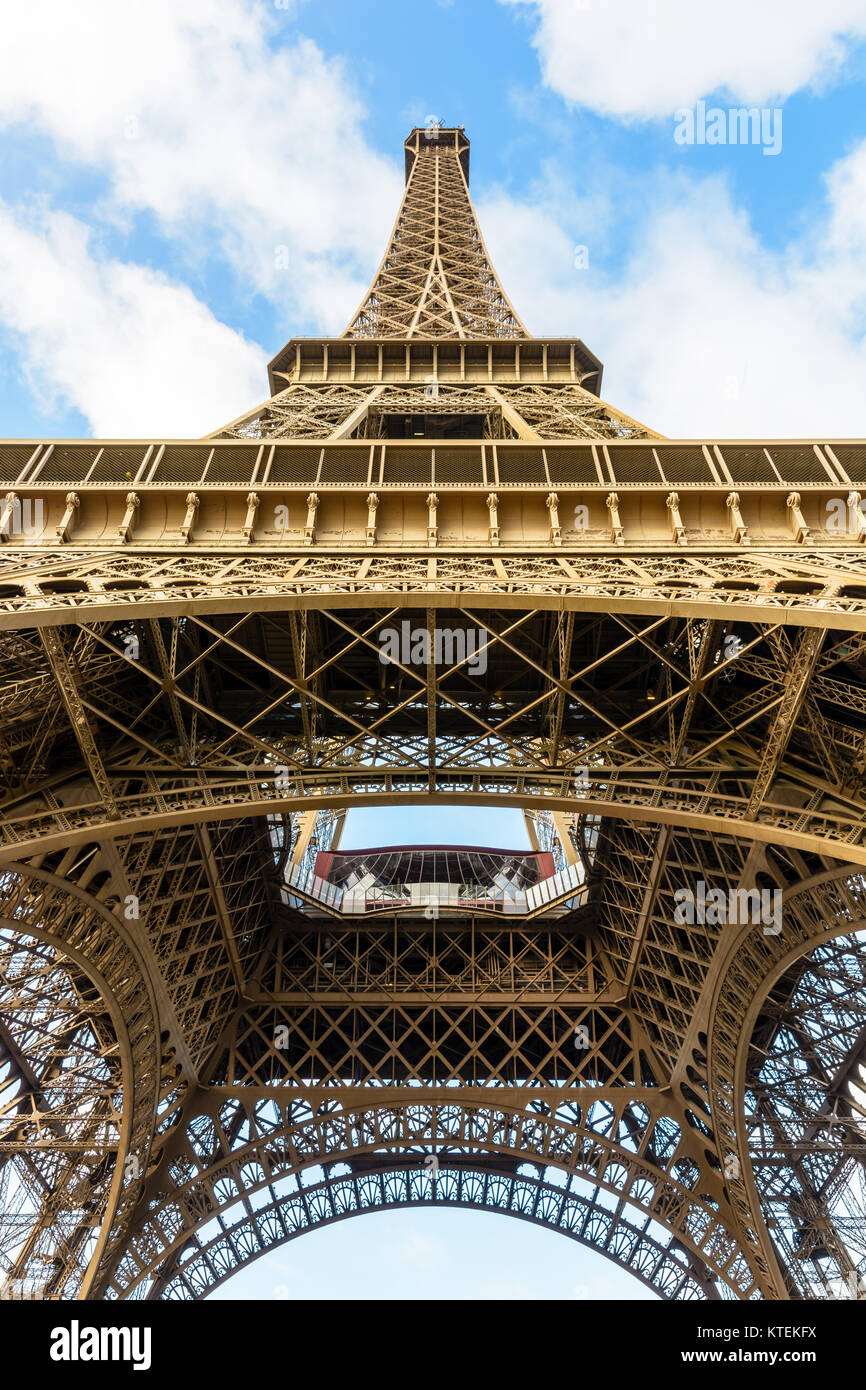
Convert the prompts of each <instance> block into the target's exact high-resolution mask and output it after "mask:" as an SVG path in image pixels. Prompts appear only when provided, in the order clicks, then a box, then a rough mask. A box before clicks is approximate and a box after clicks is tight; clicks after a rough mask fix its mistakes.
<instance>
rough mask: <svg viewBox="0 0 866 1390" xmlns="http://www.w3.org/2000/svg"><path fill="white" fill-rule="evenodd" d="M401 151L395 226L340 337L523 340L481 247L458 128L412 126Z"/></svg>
mask: <svg viewBox="0 0 866 1390" xmlns="http://www.w3.org/2000/svg"><path fill="white" fill-rule="evenodd" d="M404 149H405V152H406V188H405V192H404V194H403V201H402V202H401V204H400V210H399V212H398V213H397V220H396V222H395V223H394V227H393V230H392V232H391V236H390V238H389V240H388V246H387V249H386V251H385V255H384V256H383V257H382V261H381V263H380V265H379V268H378V270H377V271H376V274H375V276H374V279H373V283H372V285H371V286H370V289H369V290H368V292H367V294H366V295H365V296H364V299H363V300H362V302H361V304H360V305H359V307H358V310H357V312H356V313H355V314H354V315H353V317H352V318H351V320H350V321H349V325H348V327H347V328H346V331H345V333H344V334H343V337H344V338H403V339H405V338H528V337H529V334H528V333H527V331H526V329H525V328H524V326H523V324H522V322H521V321H520V319H519V318H518V315H517V313H516V312H515V309H514V307H513V305H512V304H511V301H510V300H509V298H508V296H507V294H506V293H505V291H504V289H503V288H502V285H501V284H500V283H499V279H498V277H497V275H496V272H495V270H494V269H493V264H492V262H491V260H490V256H489V255H488V253H487V247H486V246H485V245H484V238H483V237H482V235H481V229H480V227H479V225H478V219H477V218H476V216H475V209H474V208H473V206H472V200H471V198H470V196H469V140H468V138H467V136H466V133H465V132H464V130H463V128H462V126H443V125H439V124H438V122H433V121H431V122H430V123H428V124H427V125H426V126H416V127H415V128H414V129H413V130H412V131H410V133H409V135H408V136H407V138H406V140H405V142H404Z"/></svg>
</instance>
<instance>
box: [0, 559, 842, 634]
mask: <svg viewBox="0 0 866 1390" xmlns="http://www.w3.org/2000/svg"><path fill="white" fill-rule="evenodd" d="M43 553H44V552H43ZM309 553H310V552H309V551H307V552H301V553H300V555H296V554H291V553H288V552H286V553H284V554H283V555H282V556H280V559H281V560H282V561H283V562H284V563H286V564H288V563H289V562H290V561H295V562H296V563H302V562H303V560H304V559H305V558H306V557H308V556H309ZM434 553H435V552H434ZM10 554H11V552H10ZM161 554H162V558H165V559H170V560H171V561H172V562H173V563H177V562H184V561H185V562H187V563H188V562H189V561H190V558H191V557H190V556H189V555H188V554H186V553H185V552H183V551H181V552H179V553H171V552H169V553H168V555H166V553H165V552H161ZM757 554H758V552H750V554H749V558H750V559H751V558H754V556H755V555H757ZM853 556H855V557H856V558H857V559H860V558H861V557H860V555H859V553H857V552H853ZM100 558H111V559H116V558H117V556H116V552H103V554H102V555H100V553H99V552H96V553H95V554H93V555H92V556H91V555H87V556H82V557H80V559H81V560H86V562H87V564H88V565H89V566H91V567H92V568H95V567H96V565H97V562H98V561H99V559H100ZM125 558H126V557H125ZM148 558H156V557H148ZM244 558H246V557H244ZM317 558H322V557H321V556H320V555H319V554H318V553H317ZM362 558H363V556H362V555H359V556H358V565H360V563H361V559H362ZM388 558H391V557H388ZM437 558H438V559H440V560H441V559H442V558H446V557H444V556H442V555H438V556H437ZM497 558H499V556H498V554H497ZM502 558H504V559H507V558H508V556H507V554H505V553H503V557H502ZM526 558H527V559H529V560H530V561H531V562H532V563H533V564H537V563H539V562H540V561H541V560H542V559H543V556H542V555H534V554H533V555H530V556H528V557H526ZM569 558H570V562H571V563H573V562H574V558H575V557H569ZM614 558H615V559H621V556H614ZM640 558H641V560H642V561H643V562H644V564H646V563H647V559H648V557H647V556H645V555H641V557H640ZM735 558H741V557H735ZM766 558H768V559H770V558H772V557H771V556H767V557H766ZM810 558H811V559H812V561H813V563H814V556H811V557H803V556H798V557H797V559H798V560H801V561H802V560H806V559H810ZM226 559H228V555H227V556H226ZM714 562H716V563H717V558H716V557H714ZM831 562H832V557H828V563H827V565H826V567H825V572H826V570H827V569H829V568H830V564H831ZM64 568H65V566H64ZM425 573H426V561H425ZM50 577H51V578H52V579H55V580H56V579H57V578H58V577H60V576H57V575H56V574H54V573H53V574H52V575H51V576H50ZM48 578H49V576H47V575H46V580H47V579H48ZM8 582H9V581H7V583H8ZM843 582H844V581H843V579H842V578H841V577H840V576H837V577H836V578H835V579H834V580H833V582H832V583H828V584H827V587H826V589H825V591H824V592H823V594H818V595H815V594H810V595H802V594H791V593H781V594H776V593H773V592H771V591H767V590H755V591H748V592H746V591H744V590H743V589H742V588H741V587H736V586H734V585H733V584H732V585H731V586H730V587H718V588H713V589H701V587H700V585H699V584H697V583H689V581H687V580H683V581H681V582H679V583H678V584H677V585H676V586H674V585H665V584H663V583H659V584H657V585H655V586H653V585H645V584H643V585H642V584H640V583H639V582H638V581H636V580H635V578H634V575H633V574H630V573H629V572H627V571H626V570H625V569H624V570H623V574H622V577H621V578H618V579H617V581H616V582H615V583H613V582H605V581H604V580H603V579H599V578H598V577H597V576H596V577H595V578H594V579H593V578H592V577H587V579H586V580H585V581H583V582H581V581H579V580H568V579H565V578H564V577H563V573H562V570H561V569H560V568H559V567H558V565H557V564H556V562H553V563H552V565H551V569H550V577H549V579H547V580H544V581H538V580H535V581H533V580H525V581H521V580H520V578H515V579H511V580H503V581H502V583H501V584H499V585H490V584H484V583H483V582H482V581H479V580H473V579H472V578H471V577H470V575H469V574H468V573H467V577H466V578H465V579H461V580H453V581H450V582H449V581H446V580H440V581H438V582H437V583H436V584H435V586H434V593H433V594H432V595H431V591H430V585H429V581H427V580H426V578H425V579H422V578H421V577H420V575H419V577H418V579H417V581H409V580H404V581H401V582H395V581H394V580H393V579H392V580H391V582H390V583H389V582H387V581H376V584H375V587H374V582H373V580H372V579H371V580H370V581H368V582H358V581H357V580H356V579H354V578H352V579H345V580H343V579H340V580H333V579H330V580H329V579H328V578H327V577H326V575H325V574H323V575H322V577H321V578H318V577H317V578H316V579H311V580H306V581H304V582H303V583H298V582H295V583H291V582H289V581H286V580H284V579H283V580H282V581H280V579H279V578H277V580H276V582H274V580H273V579H270V578H266V579H265V578H263V579H259V578H256V577H252V578H251V579H250V580H249V581H248V582H247V584H244V583H243V582H242V581H238V579H237V578H234V582H233V583H232V582H230V581H226V582H225V583H223V584H219V585H217V584H207V583H202V582H200V581H197V580H196V579H195V578H194V577H192V576H191V577H190V579H189V580H174V581H173V582H172V584H171V585H170V586H169V585H166V584H165V583H162V584H160V582H159V581H158V580H154V581H152V584H144V583H143V584H142V587H141V588H140V589H129V590H124V591H123V593H124V597H123V598H122V599H121V598H115V597H112V596H111V594H110V593H108V592H105V591H102V592H99V591H91V592H81V593H73V594H68V593H67V594H54V593H52V594H50V595H49V594H45V595H43V594H41V593H39V592H38V590H35V589H34V588H31V589H30V592H29V593H27V594H24V593H23V592H22V594H21V596H20V597H13V598H8V597H7V598H5V599H3V600H2V603H0V630H11V629H16V628H37V627H56V626H62V625H64V624H74V623H77V622H116V621H118V620H120V619H123V618H128V617H131V616H134V617H136V618H159V617H164V618H170V617H185V616H193V615H195V614H206V613H212V614H215V615H217V614H233V613H250V612H273V611H277V612H283V613H285V612H295V611H302V610H304V609H311V610H327V609H329V608H335V609H336V608H338V609H344V610H351V609H353V608H371V607H376V608H378V607H384V606H385V605H387V606H388V607H397V608H401V609H407V610H412V609H415V610H423V609H425V608H427V607H429V605H430V602H431V597H432V598H433V599H434V601H435V606H436V607H437V608H438V609H442V610H443V611H447V610H448V609H449V608H460V607H465V606H466V605H470V606H471V607H473V608H485V609H497V608H502V609H517V610H527V609H529V610H539V611H541V610H547V611H551V610H552V611H555V612H577V613H598V614H606V613H624V614H631V615H633V616H644V617H659V616H663V617H666V618H710V619H712V618H726V619H729V620H731V621H733V622H766V623H782V624H784V625H785V626H790V627H803V628H813V627H820V628H827V629H829V630H832V631H857V632H861V631H866V600H863V599H860V598H849V597H846V598H842V597H838V596H837V592H836V591H837V590H838V588H839V587H840V584H841V583H843ZM410 583H411V584H412V587H411V588H410V587H408V586H409V584H410ZM169 588H170V589H171V590H174V591H175V592H167V590H169ZM230 588H234V589H235V592H234V593H231V594H229V593H227V592H226V590H227V589H230ZM690 590H691V591H692V592H691V594H689V591H690ZM687 595H688V596H687Z"/></svg>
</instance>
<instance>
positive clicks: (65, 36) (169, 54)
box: [0, 0, 400, 330]
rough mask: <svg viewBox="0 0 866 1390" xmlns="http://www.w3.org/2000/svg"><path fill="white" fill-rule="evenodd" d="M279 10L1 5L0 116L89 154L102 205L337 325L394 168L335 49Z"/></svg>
mask: <svg viewBox="0 0 866 1390" xmlns="http://www.w3.org/2000/svg"><path fill="white" fill-rule="evenodd" d="M290 14H291V11H288V12H287V11H286V10H283V9H276V8H274V7H269V6H265V5H256V6H254V5H252V4H251V3H249V2H248V0H220V3H219V4H214V3H213V0H184V3H183V4H182V5H178V4H177V3H176V0H124V3H123V4H118V3H117V0H78V3H76V4H74V5H72V4H69V2H68V0H42V2H41V3H40V4H39V5H35V6H32V5H31V6H27V5H21V6H17V7H14V8H12V9H10V10H9V11H8V13H6V14H5V16H4V26H3V27H4V34H3V45H2V49H0V124H6V125H13V124H20V125H22V126H25V125H26V127H27V128H28V129H30V130H36V131H41V132H44V133H46V134H47V135H48V136H50V137H51V138H52V139H53V140H54V142H55V143H56V146H57V150H58V153H59V154H60V156H61V157H62V158H63V159H64V160H65V161H67V162H69V163H79V164H82V165H86V166H89V167H92V168H95V169H97V170H99V171H102V172H104V173H105V175H106V176H107V178H108V180H109V185H110V190H111V192H110V196H109V199H108V201H107V203H106V205H105V206H104V207H103V208H102V209H101V211H102V212H103V213H104V214H105V215H107V216H109V217H114V218H122V217H124V216H126V217H128V216H129V214H130V213H134V212H136V211H139V210H149V211H152V212H153V213H154V214H155V215H156V217H157V219H158V221H159V223H160V224H161V226H162V227H163V228H164V229H165V230H166V231H167V232H168V233H169V234H170V235H171V236H172V237H173V238H175V239H176V240H182V241H183V242H184V243H185V246H186V251H187V255H188V256H189V257H190V258H191V259H192V260H195V259H196V258H199V259H204V258H206V257H208V256H210V255H213V254H214V253H215V252H219V253H220V254H222V255H223V256H225V257H226V258H227V259H228V261H229V262H230V263H231V265H232V266H233V267H234V268H235V270H237V271H238V272H239V273H240V274H241V275H242V277H243V278H244V280H245V281H246V282H248V283H249V284H251V285H252V286H253V287H254V288H255V289H256V290H258V291H260V292H263V293H266V294H268V295H270V296H271V297H272V298H273V299H274V300H275V301H277V302H278V303H282V304H284V305H285V307H286V311H287V314H288V313H290V312H291V313H293V314H295V315H297V314H302V315H304V316H309V317H311V318H313V319H314V320H317V321H320V322H323V323H327V324H328V325H329V326H331V327H332V328H334V329H337V330H338V329H340V328H342V327H343V326H344V324H345V322H346V321H347V319H348V315H349V313H350V312H351V310H352V309H354V307H355V303H356V301H357V300H359V299H360V297H361V294H362V293H363V290H364V288H365V287H366V283H367V280H368V276H369V270H370V268H371V267H372V266H375V264H376V262H377V261H378V257H379V255H380V254H381V247H382V244H383V243H384V240H385V237H386V236H387V232H388V229H389V227H390V223H391V220H392V218H393V214H394V208H395V206H396V203H397V201H398V197H399V190H400V178H399V171H398V166H397V163H396V161H395V162H394V163H391V162H389V161H386V160H383V159H382V158H381V157H380V156H378V155H377V154H376V153H375V152H373V151H371V149H370V148H369V146H368V145H367V144H366V142H365V140H364V136H363V133H362V129H361V122H362V116H363V111H362V108H361V106H360V105H359V102H358V99H357V97H356V95H355V94H354V91H353V88H352V85H351V82H350V81H349V78H348V77H347V74H346V72H345V71H344V68H343V66H342V65H341V63H340V62H338V61H336V60H330V61H329V60H327V59H326V58H325V57H324V56H323V55H322V53H321V52H320V50H319V49H318V48H317V47H316V45H315V44H314V43H312V42H310V41H309V40H306V39H296V38H294V37H293V35H292V30H291V27H290V25H289V23H288V21H289V17H290ZM280 26H283V27H284V28H285V31H286V32H285V37H284V38H283V39H282V41H281V40H280ZM282 246H285V247H287V248H288V268H287V270H281V269H280V268H279V267H278V265H277V260H278V258H277V257H276V256H275V248H276V247H282Z"/></svg>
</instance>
